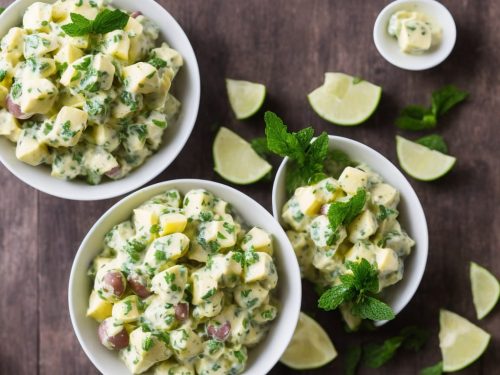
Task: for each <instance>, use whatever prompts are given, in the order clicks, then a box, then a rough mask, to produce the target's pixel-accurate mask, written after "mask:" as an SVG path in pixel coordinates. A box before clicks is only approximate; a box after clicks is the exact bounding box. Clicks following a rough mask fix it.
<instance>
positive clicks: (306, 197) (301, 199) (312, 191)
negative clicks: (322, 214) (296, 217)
mask: <svg viewBox="0 0 500 375" xmlns="http://www.w3.org/2000/svg"><path fill="white" fill-rule="evenodd" d="M295 197H296V198H297V202H298V204H299V208H300V211H301V212H302V213H304V214H305V215H307V216H314V215H315V214H316V213H317V212H318V211H319V209H320V207H321V205H322V204H323V203H324V202H322V201H321V200H320V198H319V196H318V194H317V191H316V188H315V187H314V186H306V187H299V188H297V190H295Z"/></svg>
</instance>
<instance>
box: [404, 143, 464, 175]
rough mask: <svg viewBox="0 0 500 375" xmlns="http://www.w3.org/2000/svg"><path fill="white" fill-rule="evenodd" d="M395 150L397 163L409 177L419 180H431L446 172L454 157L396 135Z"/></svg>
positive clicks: (453, 161)
mask: <svg viewBox="0 0 500 375" xmlns="http://www.w3.org/2000/svg"><path fill="white" fill-rule="evenodd" d="M396 150H397V154H398V159H399V165H400V166H401V168H403V170H404V171H405V172H406V173H408V174H409V175H410V176H411V177H413V178H415V179H417V180H421V181H433V180H436V179H438V178H440V177H442V176H444V175H445V174H446V173H448V172H449V171H450V170H451V169H452V168H453V166H454V165H455V162H456V161H457V159H456V158H454V157H453V156H449V155H445V154H443V153H441V152H439V151H434V150H431V149H429V148H427V147H425V146H422V145H421V144H418V143H415V142H412V141H409V140H408V139H405V138H403V137H400V136H399V135H398V136H396Z"/></svg>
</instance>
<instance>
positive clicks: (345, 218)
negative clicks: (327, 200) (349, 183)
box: [327, 189, 366, 231]
mask: <svg viewBox="0 0 500 375" xmlns="http://www.w3.org/2000/svg"><path fill="white" fill-rule="evenodd" d="M365 203H366V191H365V190H363V189H358V191H357V193H356V194H355V195H354V196H353V197H352V198H351V199H350V200H348V201H347V202H342V201H336V202H333V203H332V204H331V205H330V207H329V208H328V214H327V216H328V220H329V221H330V226H331V227H332V229H333V230H334V231H336V230H337V229H338V228H339V227H340V226H341V225H348V224H349V223H350V222H351V221H353V220H354V218H355V217H356V216H358V215H359V214H360V213H361V211H362V210H363V207H364V206H365Z"/></svg>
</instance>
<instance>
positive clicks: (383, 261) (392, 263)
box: [375, 247, 399, 274]
mask: <svg viewBox="0 0 500 375" xmlns="http://www.w3.org/2000/svg"><path fill="white" fill-rule="evenodd" d="M375 259H376V261H377V266H378V270H379V272H380V273H383V274H384V273H391V272H395V271H397V270H398V269H399V261H398V255H397V254H396V252H395V251H394V250H392V249H386V248H379V247H378V248H376V249H375Z"/></svg>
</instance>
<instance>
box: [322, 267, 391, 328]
mask: <svg viewBox="0 0 500 375" xmlns="http://www.w3.org/2000/svg"><path fill="white" fill-rule="evenodd" d="M346 267H347V268H348V269H349V270H351V271H352V274H351V273H346V274H344V275H341V276H340V282H341V283H340V284H339V285H336V286H334V287H331V288H330V289H328V290H327V291H326V292H324V293H323V294H322V295H321V297H320V298H319V300H318V307H319V308H321V309H323V310H326V311H330V310H335V309H337V308H338V307H339V306H340V305H341V304H343V303H346V302H351V303H352V311H351V312H352V313H353V314H354V315H358V316H360V317H361V318H363V319H370V320H391V319H394V311H392V309H391V307H390V306H389V305H387V304H386V303H384V302H382V301H380V300H379V299H377V298H375V294H377V293H378V292H379V282H378V270H377V267H376V266H375V265H372V264H370V263H369V262H368V261H367V260H366V259H364V258H363V259H361V261H360V262H346Z"/></svg>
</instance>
